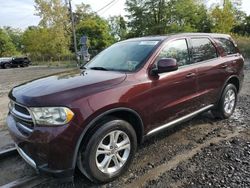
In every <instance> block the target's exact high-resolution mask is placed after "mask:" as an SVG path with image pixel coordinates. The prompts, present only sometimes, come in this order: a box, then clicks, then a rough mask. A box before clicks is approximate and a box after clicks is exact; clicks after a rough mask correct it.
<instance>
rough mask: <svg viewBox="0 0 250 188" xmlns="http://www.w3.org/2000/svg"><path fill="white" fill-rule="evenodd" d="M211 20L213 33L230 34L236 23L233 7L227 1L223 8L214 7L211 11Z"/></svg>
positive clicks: (227, 0)
mask: <svg viewBox="0 0 250 188" xmlns="http://www.w3.org/2000/svg"><path fill="white" fill-rule="evenodd" d="M211 15H212V19H213V24H214V27H213V29H212V31H213V32H216V33H230V32H231V30H232V29H233V26H234V23H235V21H236V17H235V12H234V7H233V5H232V3H231V2H230V1H229V0H225V3H224V6H223V8H220V7H219V6H216V7H215V8H214V9H213V10H212V13H211Z"/></svg>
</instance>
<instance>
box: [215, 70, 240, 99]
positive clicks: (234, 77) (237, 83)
mask: <svg viewBox="0 0 250 188" xmlns="http://www.w3.org/2000/svg"><path fill="white" fill-rule="evenodd" d="M229 83H231V84H234V85H235V87H236V89H237V91H238V92H239V91H240V87H241V86H240V79H239V77H238V76H237V75H232V76H230V77H229V78H228V79H227V80H226V81H225V83H224V85H223V87H222V89H221V91H220V93H219V98H218V100H217V103H216V104H218V103H219V102H220V99H221V96H222V94H223V91H224V89H225V87H226V86H227V85H228V84H229Z"/></svg>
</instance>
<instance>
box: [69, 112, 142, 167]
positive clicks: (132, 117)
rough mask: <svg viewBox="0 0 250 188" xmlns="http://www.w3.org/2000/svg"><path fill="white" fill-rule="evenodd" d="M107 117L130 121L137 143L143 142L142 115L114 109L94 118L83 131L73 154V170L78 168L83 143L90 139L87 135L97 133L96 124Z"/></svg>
mask: <svg viewBox="0 0 250 188" xmlns="http://www.w3.org/2000/svg"><path fill="white" fill-rule="evenodd" d="M106 116H114V117H117V118H121V119H123V120H125V121H128V122H129V123H130V124H131V125H132V127H133V128H134V130H135V132H136V136H137V142H138V143H141V142H143V138H144V125H143V121H142V119H141V117H140V115H139V114H138V113H137V112H136V111H135V110H132V109H130V108H124V107H120V108H114V109H111V110H108V111H106V112H104V113H102V114H100V115H98V116H97V117H96V118H94V119H93V120H92V121H91V122H90V123H89V124H88V125H87V126H86V128H85V129H84V130H83V132H82V133H81V135H80V137H79V139H78V141H77V144H76V148H75V151H74V154H73V164H72V166H73V168H75V166H76V162H77V155H78V151H79V149H80V147H81V145H82V144H83V143H85V142H86V141H87V140H88V138H89V137H87V135H92V133H93V132H94V131H96V129H97V127H96V126H95V125H96V123H97V122H99V121H101V120H103V119H104V118H105V117H106Z"/></svg>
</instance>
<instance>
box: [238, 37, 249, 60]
mask: <svg viewBox="0 0 250 188" xmlns="http://www.w3.org/2000/svg"><path fill="white" fill-rule="evenodd" d="M234 40H235V41H236V43H237V44H238V47H239V49H240V51H241V53H242V55H243V57H244V58H245V59H248V60H250V37H243V36H234Z"/></svg>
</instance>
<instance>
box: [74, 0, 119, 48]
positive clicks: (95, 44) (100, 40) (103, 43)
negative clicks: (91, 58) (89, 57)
mask: <svg viewBox="0 0 250 188" xmlns="http://www.w3.org/2000/svg"><path fill="white" fill-rule="evenodd" d="M75 15H77V17H76V18H77V25H76V33H77V41H79V40H80V38H81V37H82V36H83V35H86V36H87V37H88V47H89V48H90V49H92V50H97V51H101V50H102V49H104V48H106V47H108V46H110V45H111V44H112V43H114V41H115V39H114V37H112V36H111V35H110V28H109V25H108V22H107V21H106V20H104V19H103V18H101V17H99V16H98V15H97V14H96V13H94V12H93V11H92V10H91V9H90V7H89V6H88V5H85V4H83V3H82V4H81V5H79V6H77V9H76V12H75Z"/></svg>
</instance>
